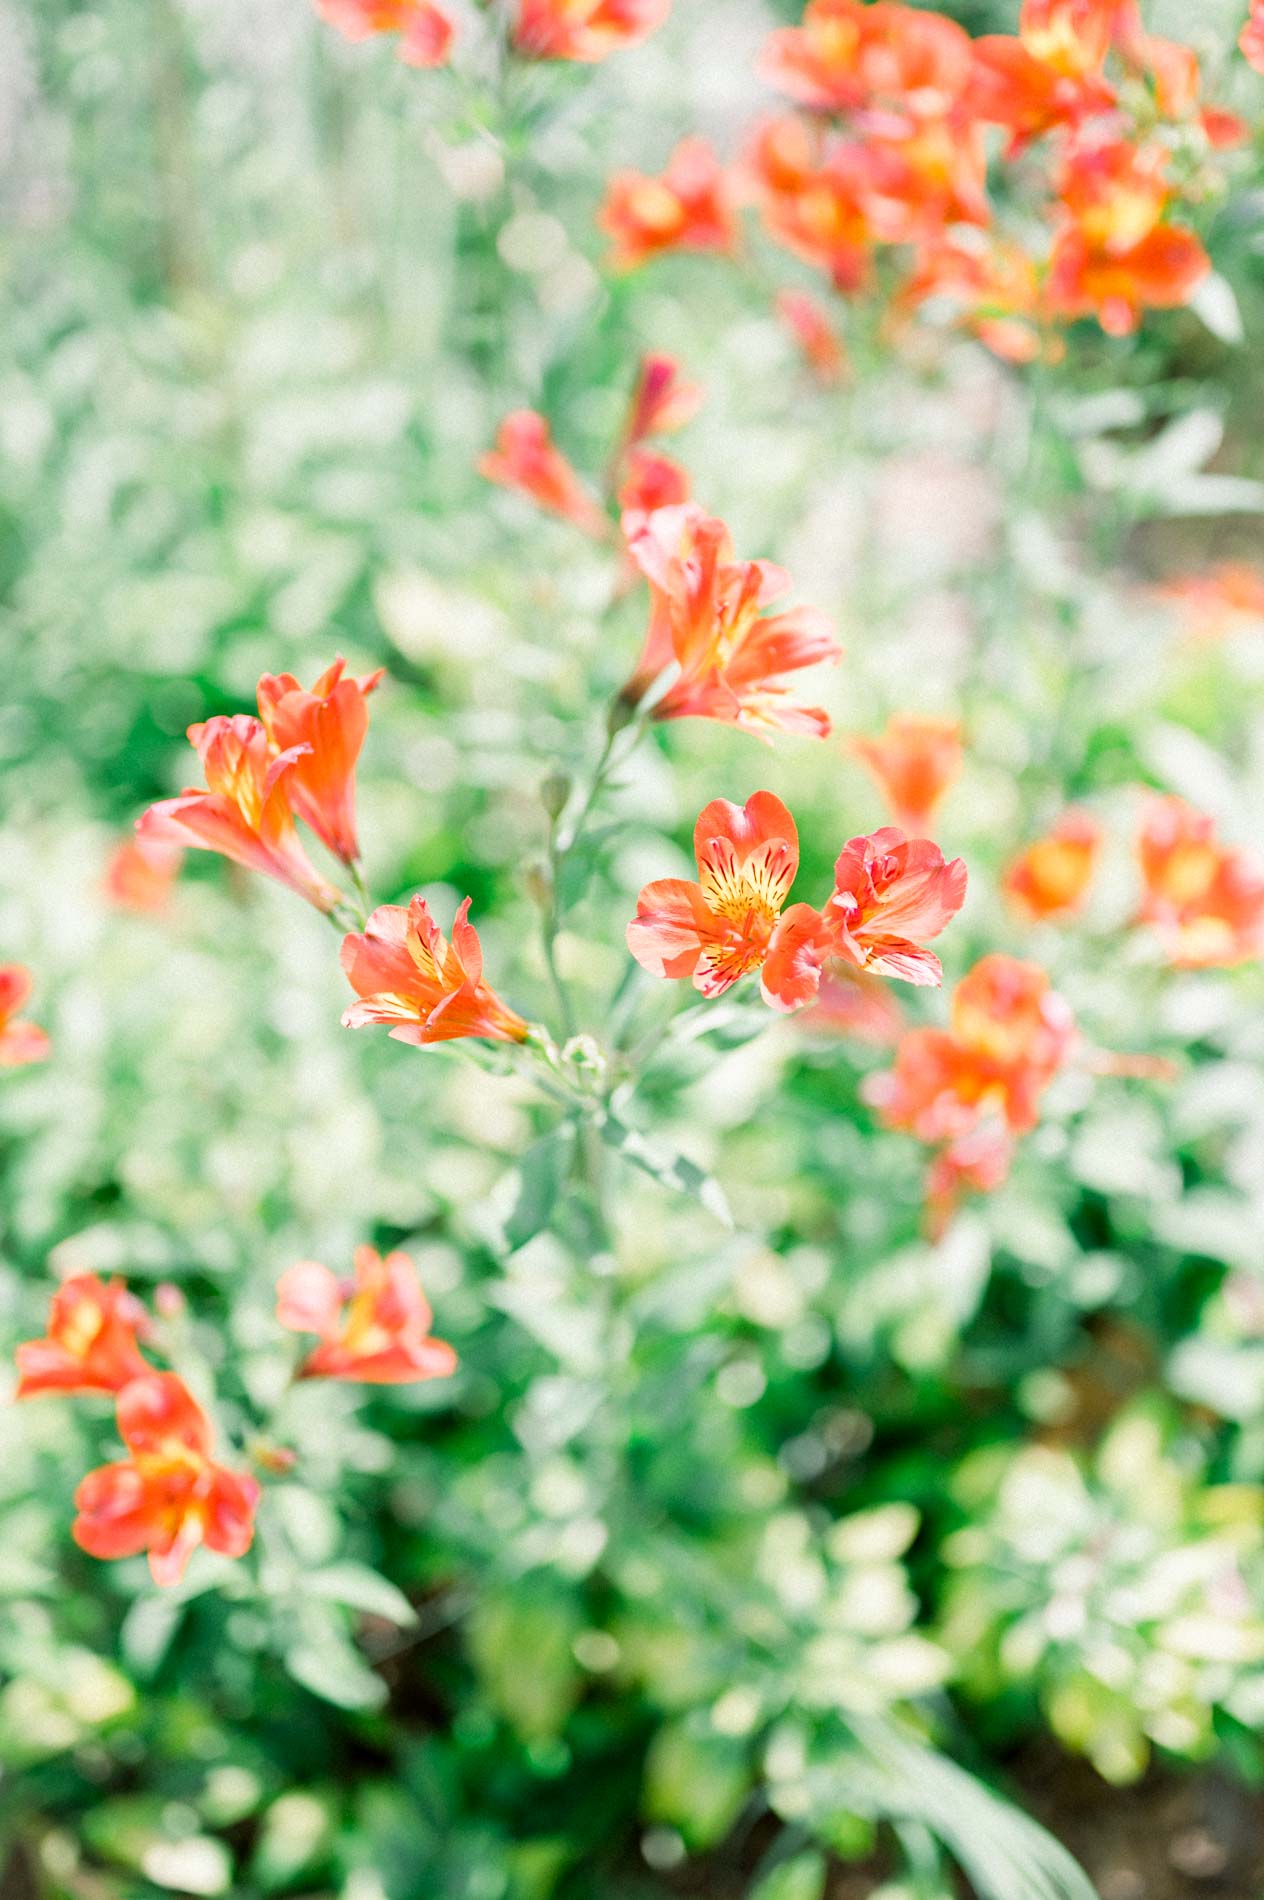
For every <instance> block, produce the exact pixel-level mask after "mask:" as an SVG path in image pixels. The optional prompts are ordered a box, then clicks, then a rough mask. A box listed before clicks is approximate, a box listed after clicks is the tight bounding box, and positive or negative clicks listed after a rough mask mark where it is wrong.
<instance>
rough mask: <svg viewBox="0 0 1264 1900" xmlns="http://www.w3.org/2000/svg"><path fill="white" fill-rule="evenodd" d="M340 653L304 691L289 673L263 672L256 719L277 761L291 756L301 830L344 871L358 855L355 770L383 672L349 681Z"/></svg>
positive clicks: (292, 795) (289, 786)
mask: <svg viewBox="0 0 1264 1900" xmlns="http://www.w3.org/2000/svg"><path fill="white" fill-rule="evenodd" d="M345 665H346V661H345V660H344V659H343V658H342V656H341V654H339V655H338V657H337V658H336V659H335V661H334V663H333V665H332V666H330V667H327V668H326V669H325V671H324V672H323V673H322V674H321V676H320V678H319V679H318V680H317V681H316V684H315V685H314V686H313V687H312V690H311V692H310V693H309V692H305V691H304V689H303V688H302V687H301V686H300V685H299V683H298V681H297V680H296V679H295V677H294V675H293V674H292V673H282V674H280V675H279V676H278V675H276V674H272V673H265V674H264V676H263V678H262V679H261V680H260V681H259V717H260V719H261V720H262V721H263V727H264V731H265V732H266V733H267V735H268V743H269V745H270V746H271V747H272V749H273V751H274V752H275V753H277V754H280V755H284V754H286V753H288V752H293V753H295V754H296V755H297V756H296V758H295V763H294V769H293V771H292V772H291V773H290V774H289V776H288V779H287V781H286V790H287V792H288V794H289V799H290V803H291V805H292V806H293V807H294V810H295V811H296V812H297V814H298V816H299V817H300V818H301V819H302V820H303V822H304V824H306V825H310V826H311V828H312V830H313V831H314V832H315V833H316V836H317V837H318V838H319V839H320V841H321V843H322V844H323V845H325V846H326V848H327V849H328V850H330V851H332V852H333V854H334V856H335V857H337V858H341V859H342V861H343V863H344V864H351V863H353V862H354V861H355V859H356V858H358V857H359V855H360V847H359V844H358V843H357V842H356V822H355V769H356V760H357V759H358V758H359V756H360V748H361V746H362V745H363V744H364V735H365V733H366V732H367V731H368V729H369V711H368V707H367V705H366V704H365V702H366V700H367V699H368V696H369V694H370V693H371V692H372V691H373V689H374V688H375V687H376V686H377V685H378V683H379V681H380V680H381V679H382V676H383V673H384V672H385V668H384V667H378V669H377V671H376V672H375V673H366V674H365V675H364V676H363V678H361V679H344V678H343V676H342V670H343V667H344V666H345Z"/></svg>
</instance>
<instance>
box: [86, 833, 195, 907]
mask: <svg viewBox="0 0 1264 1900" xmlns="http://www.w3.org/2000/svg"><path fill="white" fill-rule="evenodd" d="M183 862H184V852H183V850H182V849H181V847H180V846H179V845H178V844H164V843H163V842H162V840H161V839H160V838H149V839H142V838H129V839H127V840H126V841H125V842H124V843H122V844H120V845H117V846H116V847H115V849H114V850H113V851H112V852H111V854H110V861H109V863H108V864H107V865H106V867H105V876H104V877H103V878H102V880H101V889H102V892H103V894H104V896H105V897H106V899H107V901H108V902H109V903H111V904H117V906H118V908H119V909H120V910H135V911H150V912H154V911H160V910H165V909H166V907H167V903H168V901H169V899H170V897H171V887H172V885H173V884H174V883H175V880H176V878H177V877H178V876H179V872H180V866H181V864H182V863H183Z"/></svg>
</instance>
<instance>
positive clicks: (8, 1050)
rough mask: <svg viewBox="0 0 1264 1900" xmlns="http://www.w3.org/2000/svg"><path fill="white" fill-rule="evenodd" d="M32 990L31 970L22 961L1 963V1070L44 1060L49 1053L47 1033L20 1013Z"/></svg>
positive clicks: (17, 1067)
mask: <svg viewBox="0 0 1264 1900" xmlns="http://www.w3.org/2000/svg"><path fill="white" fill-rule="evenodd" d="M30 993H31V973H30V971H29V970H27V969H25V968H24V967H23V965H22V964H20V963H0V1069H19V1068H22V1067H24V1066H25V1064H26V1063H28V1062H42V1061H43V1060H44V1058H45V1056H46V1055H47V1054H48V1049H49V1042H48V1036H47V1033H46V1032H45V1031H44V1030H42V1029H40V1028H38V1027H37V1026H36V1024H35V1023H28V1022H27V1021H25V1019H24V1018H22V1017H20V1016H19V1015H18V1011H19V1010H20V1009H21V1007H22V1005H23V1004H24V1003H25V1001H26V999H27V997H28V996H29V995H30Z"/></svg>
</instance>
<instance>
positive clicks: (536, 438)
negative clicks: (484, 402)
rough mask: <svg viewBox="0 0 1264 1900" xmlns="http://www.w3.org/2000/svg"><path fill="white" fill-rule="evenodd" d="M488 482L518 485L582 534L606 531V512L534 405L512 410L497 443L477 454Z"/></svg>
mask: <svg viewBox="0 0 1264 1900" xmlns="http://www.w3.org/2000/svg"><path fill="white" fill-rule="evenodd" d="M478 470H479V474H480V475H485V476H486V477H487V479H488V481H489V482H499V484H500V486H501V487H502V488H516V489H517V490H518V492H519V493H520V494H523V495H528V496H529V497H530V498H531V500H532V501H533V502H535V504H536V506H537V507H538V508H543V509H545V510H546V512H547V513H549V514H554V515H562V516H564V517H565V519H566V520H567V521H573V522H574V523H575V525H576V527H578V528H582V529H583V530H584V533H585V534H591V535H597V536H600V535H604V534H605V533H606V531H607V528H608V526H609V524H608V522H607V521H606V517H605V516H604V515H603V514H602V512H601V509H600V508H599V507H598V506H597V503H596V502H595V501H594V500H593V498H592V496H591V495H590V494H589V492H588V490H587V489H586V488H585V487H584V484H583V483H582V482H581V480H580V479H579V476H578V475H577V474H576V473H575V470H574V469H573V468H572V467H571V465H570V463H569V462H568V461H567V459H566V457H565V456H564V455H563V454H562V452H561V450H560V449H557V448H555V447H554V444H553V438H552V435H551V433H550V430H549V425H548V423H547V422H546V420H545V419H544V417H543V416H541V415H538V414H537V413H536V411H535V410H534V409H515V410H514V411H513V413H512V415H508V416H506V417H505V419H504V421H503V422H502V423H501V425H500V428H499V429H498V430H497V432H496V446H495V448H494V449H489V450H488V451H487V453H486V454H485V455H482V456H480V457H479V463H478Z"/></svg>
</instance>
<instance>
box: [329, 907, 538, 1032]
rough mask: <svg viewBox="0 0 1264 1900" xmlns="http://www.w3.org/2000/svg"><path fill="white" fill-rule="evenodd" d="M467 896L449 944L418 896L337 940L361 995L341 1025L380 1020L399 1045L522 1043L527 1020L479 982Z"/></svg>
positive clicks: (381, 909) (345, 967)
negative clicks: (481, 1040) (476, 1040)
mask: <svg viewBox="0 0 1264 1900" xmlns="http://www.w3.org/2000/svg"><path fill="white" fill-rule="evenodd" d="M469 908H470V900H469V898H468V897H467V898H466V899H465V901H464V903H463V904H462V905H461V906H460V908H459V910H458V911H457V913H456V921H455V922H454V924H453V926H452V942H451V944H447V943H445V942H444V939H443V937H442V935H441V934H440V931H439V927H438V925H437V924H436V923H435V921H434V919H433V917H432V916H431V915H430V909H429V906H428V905H427V903H426V901H425V899H424V898H422V897H414V898H413V899H412V901H411V903H410V904H409V905H408V907H407V909H405V908H404V906H403V905H402V904H383V905H381V906H380V907H379V908H378V909H377V910H375V911H374V913H373V915H372V916H371V917H370V918H369V921H368V923H367V924H366V925H365V927H364V933H363V935H357V934H356V933H355V932H352V933H351V934H349V935H348V936H346V937H344V938H343V940H342V958H341V961H342V967H343V971H344V972H345V974H346V978H347V981H348V982H349V983H350V985H351V987H352V989H353V990H354V991H355V993H356V995H357V996H358V997H359V999H360V1000H359V1002H356V1003H352V1005H351V1007H350V1008H349V1009H348V1010H346V1011H345V1013H344V1015H343V1018H342V1022H343V1027H344V1028H345V1029H364V1028H366V1027H367V1026H368V1025H369V1024H370V1023H385V1024H387V1025H389V1027H390V1033H391V1035H392V1036H393V1037H394V1038H395V1040H396V1042H411V1043H416V1044H417V1045H418V1046H421V1045H422V1044H425V1043H432V1042H453V1041H455V1040H457V1039H458V1038H459V1037H462V1036H485V1037H487V1038H488V1039H489V1040H491V1041H493V1042H523V1041H525V1039H526V1035H527V1025H526V1023H525V1022H524V1021H523V1019H522V1017H521V1016H518V1015H516V1014H515V1012H514V1011H513V1010H512V1009H510V1008H509V1006H508V1004H506V1003H503V1002H502V1001H501V999H500V997H499V996H497V994H496V992H495V991H494V990H493V989H491V988H490V987H489V985H488V984H486V983H485V982H484V981H483V950H482V945H481V944H480V943H479V940H478V932H477V931H476V930H475V928H474V926H473V924H471V923H470V922H469Z"/></svg>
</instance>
